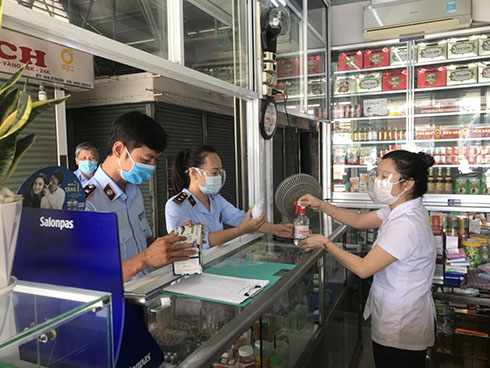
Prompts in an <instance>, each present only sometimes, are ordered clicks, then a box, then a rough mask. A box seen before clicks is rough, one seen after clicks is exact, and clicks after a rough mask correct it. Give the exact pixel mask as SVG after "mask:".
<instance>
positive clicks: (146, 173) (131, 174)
mask: <svg viewBox="0 0 490 368" xmlns="http://www.w3.org/2000/svg"><path fill="white" fill-rule="evenodd" d="M126 152H127V153H128V156H129V158H130V159H131V161H132V162H133V168H132V169H131V171H124V170H123V169H122V167H121V162H120V161H119V158H118V159H117V162H119V170H121V177H122V178H123V179H124V180H126V181H127V182H128V183H132V184H136V185H138V184H141V183H143V182H145V181H147V180H148V179H150V178H151V176H152V175H153V172H154V171H155V165H147V164H142V163H140V162H134V161H133V158H132V157H131V154H130V153H129V151H128V149H127V148H126Z"/></svg>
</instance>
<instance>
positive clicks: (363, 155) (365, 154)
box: [359, 146, 378, 165]
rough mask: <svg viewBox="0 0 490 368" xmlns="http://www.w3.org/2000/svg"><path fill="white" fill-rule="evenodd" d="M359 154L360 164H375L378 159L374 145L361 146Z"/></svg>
mask: <svg viewBox="0 0 490 368" xmlns="http://www.w3.org/2000/svg"><path fill="white" fill-rule="evenodd" d="M359 156H360V157H359V163H360V164H361V165H375V164H376V160H377V159H378V152H377V150H376V147H368V146H361V150H360V153H359Z"/></svg>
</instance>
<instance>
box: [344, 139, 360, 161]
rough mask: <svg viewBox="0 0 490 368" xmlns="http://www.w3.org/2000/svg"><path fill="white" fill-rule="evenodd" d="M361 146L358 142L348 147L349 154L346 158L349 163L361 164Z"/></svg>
mask: <svg viewBox="0 0 490 368" xmlns="http://www.w3.org/2000/svg"><path fill="white" fill-rule="evenodd" d="M359 147H360V146H359V145H358V144H351V145H349V146H348V147H347V155H346V158H345V163H346V164H347V165H358V164H359Z"/></svg>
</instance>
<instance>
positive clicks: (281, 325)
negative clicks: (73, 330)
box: [127, 227, 345, 367]
mask: <svg viewBox="0 0 490 368" xmlns="http://www.w3.org/2000/svg"><path fill="white" fill-rule="evenodd" d="M344 230H345V227H339V228H338V229H337V230H336V231H334V232H333V233H332V234H331V235H330V236H329V238H330V239H332V240H336V239H337V238H338V237H339V236H340V234H342V232H343V231H344ZM264 265H266V266H264ZM267 265H273V266H272V268H275V272H274V274H273V275H274V276H278V277H277V281H275V282H274V283H271V285H270V286H269V287H268V288H267V289H265V290H264V291H262V292H261V293H260V294H258V295H257V296H255V297H254V298H253V299H252V300H251V301H250V302H249V303H248V304H245V305H238V306H237V305H228V304H222V303H217V302H213V301H209V300H200V299H194V298H190V297H184V296H181V295H170V294H167V293H165V292H163V291H162V288H163V287H164V286H165V285H162V287H161V288H160V289H159V290H154V291H153V292H151V293H147V295H146V296H145V297H144V298H142V297H141V296H138V297H135V298H134V299H132V301H134V305H135V306H136V307H137V308H138V311H139V312H140V313H141V315H142V316H143V318H144V319H145V322H146V324H147V327H148V329H149V331H150V332H151V333H152V335H153V336H154V338H155V340H156V341H157V342H158V344H159V345H160V347H161V348H162V350H163V351H164V354H165V358H166V363H165V365H166V366H179V367H212V366H214V367H235V365H236V366H238V365H237V364H238V360H239V354H238V351H239V349H240V348H241V347H243V346H250V347H251V349H252V350H253V351H254V362H255V363H257V364H258V365H257V367H259V366H262V367H268V366H269V365H270V362H271V359H272V360H273V361H275V362H278V361H281V364H282V367H295V366H298V364H300V362H302V361H304V360H305V359H306V358H307V357H309V355H310V354H311V349H312V348H313V347H314V346H315V345H316V344H315V341H316V340H317V339H318V337H319V336H320V332H321V328H322V325H323V321H324V311H325V308H324V304H325V298H324V293H319V290H324V288H325V284H324V272H325V269H324V252H323V251H322V250H317V251H312V252H309V253H305V252H303V251H302V250H301V249H299V248H297V247H295V246H294V245H293V244H292V242H287V243H282V242H278V241H273V240H269V239H268V237H267V236H265V237H262V238H259V239H258V240H255V241H253V242H251V243H249V244H247V245H244V246H243V247H241V248H239V249H237V250H236V251H234V252H232V253H231V254H228V255H226V256H225V257H222V258H219V259H217V260H215V261H213V262H212V263H210V264H207V265H206V266H205V272H206V271H208V272H210V270H211V269H214V270H216V269H223V268H231V269H233V270H234V271H235V272H236V270H237V269H240V268H247V267H251V268H252V269H254V267H256V269H257V270H259V269H260V268H261V267H267ZM251 277H253V278H257V279H261V278H263V275H262V274H260V271H257V273H256V274H254V275H252V276H251ZM135 295H137V291H136V293H135ZM127 297H128V298H130V296H127ZM130 300H131V299H130ZM260 362H263V363H262V365H261V363H260Z"/></svg>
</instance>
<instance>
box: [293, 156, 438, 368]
mask: <svg viewBox="0 0 490 368" xmlns="http://www.w3.org/2000/svg"><path fill="white" fill-rule="evenodd" d="M433 164H434V160H433V158H432V157H431V156H428V155H425V154H424V153H418V154H416V153H412V152H408V151H403V150H398V151H393V152H390V153H388V154H386V155H385V156H384V157H383V159H382V160H381V161H380V163H379V165H378V167H377V169H375V170H374V171H373V172H372V173H371V174H370V177H369V182H368V193H369V196H370V197H371V199H372V200H373V201H374V202H377V203H383V204H387V205H388V206H386V207H383V208H381V209H380V210H378V211H372V212H368V213H363V214H359V213H356V212H353V211H350V210H347V209H344V208H340V207H337V206H334V205H332V204H330V203H327V202H324V201H321V200H320V199H318V198H315V197H313V196H311V195H309V194H307V195H305V196H303V197H301V198H300V199H299V201H300V202H301V203H302V204H304V205H307V206H308V207H310V208H311V209H314V210H322V211H323V212H325V213H326V214H327V215H329V216H331V217H333V218H334V219H336V220H338V221H340V222H342V223H344V224H346V225H349V226H352V227H355V228H358V229H369V228H379V230H378V237H377V239H376V241H375V242H374V245H373V247H372V249H371V250H370V251H369V253H368V254H367V255H366V256H365V257H363V258H361V257H358V256H356V255H354V254H351V253H349V252H346V251H344V250H342V249H341V248H339V247H337V246H336V245H335V244H334V243H333V242H331V241H330V240H328V239H327V238H326V237H324V236H323V235H319V234H316V235H310V236H309V237H308V238H307V239H305V240H304V241H302V242H301V243H300V246H301V247H303V248H304V249H305V250H310V249H315V248H324V249H325V250H326V251H327V252H329V253H330V254H331V255H332V256H333V257H335V258H336V259H337V261H339V262H340V263H341V264H343V265H344V266H345V267H346V268H348V269H349V270H351V271H352V272H354V273H355V274H356V275H358V276H359V277H361V278H366V277H370V276H372V275H374V279H373V284H372V286H371V290H370V292H369V297H368V300H367V303H366V307H365V309H364V318H365V319H367V318H368V317H369V316H371V337H372V341H373V353H374V360H375V363H376V368H384V367H390V368H391V367H394V366H396V367H397V368H399V367H410V368H418V367H421V368H424V367H425V356H426V351H427V348H428V347H430V346H432V345H433V343H434V326H435V310H434V302H433V299H432V293H431V285H432V276H433V274H434V268H435V259H436V249H435V245H434V241H433V236H432V231H431V227H430V223H429V215H428V212H427V210H426V209H425V207H424V206H423V204H422V196H423V195H424V193H425V192H426V191H427V175H428V169H429V168H430V167H431V166H432V165H433Z"/></svg>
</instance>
